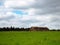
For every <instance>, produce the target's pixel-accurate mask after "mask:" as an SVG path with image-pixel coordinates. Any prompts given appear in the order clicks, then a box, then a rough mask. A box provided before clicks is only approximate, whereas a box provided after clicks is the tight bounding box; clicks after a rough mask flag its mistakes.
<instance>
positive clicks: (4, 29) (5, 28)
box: [0, 27, 60, 31]
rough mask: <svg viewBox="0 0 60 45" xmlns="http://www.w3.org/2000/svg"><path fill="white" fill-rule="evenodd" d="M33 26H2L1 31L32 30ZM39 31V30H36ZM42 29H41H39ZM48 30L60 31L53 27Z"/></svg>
mask: <svg viewBox="0 0 60 45" xmlns="http://www.w3.org/2000/svg"><path fill="white" fill-rule="evenodd" d="M30 29H31V28H15V27H3V28H0V31H30ZM36 31H38V30H36ZM39 31H41V30H39ZM43 31H44V30H43ZM48 31H60V29H57V30H56V29H52V30H50V29H49V30H48Z"/></svg>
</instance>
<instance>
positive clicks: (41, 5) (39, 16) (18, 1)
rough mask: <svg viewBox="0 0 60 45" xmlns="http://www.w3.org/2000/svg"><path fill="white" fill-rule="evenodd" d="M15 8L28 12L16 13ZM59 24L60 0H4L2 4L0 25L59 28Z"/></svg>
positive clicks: (0, 7)
mask: <svg viewBox="0 0 60 45" xmlns="http://www.w3.org/2000/svg"><path fill="white" fill-rule="evenodd" d="M1 1H2V0H0V2H1ZM14 10H21V11H22V12H24V13H27V14H23V15H21V14H16V13H13V11H14ZM59 24H60V0H3V1H2V5H0V27H4V26H5V27H6V26H8V27H10V26H15V27H30V26H47V27H49V28H57V29H59V27H60V25H59Z"/></svg>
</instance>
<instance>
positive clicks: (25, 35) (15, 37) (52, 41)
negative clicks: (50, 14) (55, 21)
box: [0, 31, 60, 45]
mask: <svg viewBox="0 0 60 45" xmlns="http://www.w3.org/2000/svg"><path fill="white" fill-rule="evenodd" d="M0 45H60V32H58V31H43V32H42V31H36V32H34V31H33V32H29V31H20V32H18V31H10V32H8V31H6V32H0Z"/></svg>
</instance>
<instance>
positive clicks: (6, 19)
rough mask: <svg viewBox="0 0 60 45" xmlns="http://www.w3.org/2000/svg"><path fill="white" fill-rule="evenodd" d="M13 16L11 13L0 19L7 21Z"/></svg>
mask: <svg viewBox="0 0 60 45" xmlns="http://www.w3.org/2000/svg"><path fill="white" fill-rule="evenodd" d="M13 18H14V16H13V15H11V16H7V17H4V18H0V21H3V20H4V21H9V20H11V19H13Z"/></svg>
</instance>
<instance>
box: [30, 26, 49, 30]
mask: <svg viewBox="0 0 60 45" xmlns="http://www.w3.org/2000/svg"><path fill="white" fill-rule="evenodd" d="M48 30H49V29H48V28H47V27H31V28H30V31H48Z"/></svg>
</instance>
